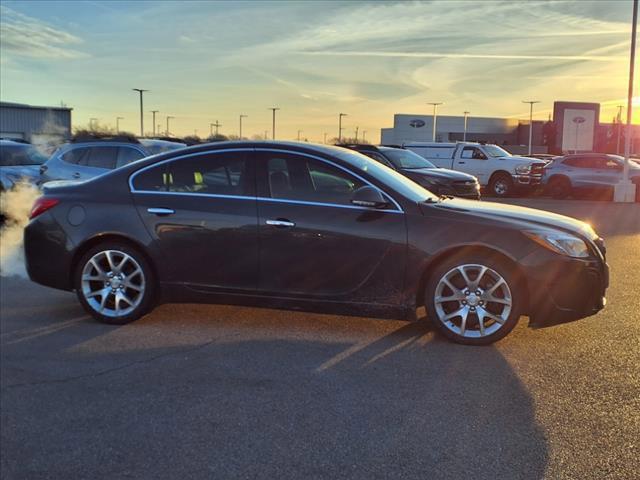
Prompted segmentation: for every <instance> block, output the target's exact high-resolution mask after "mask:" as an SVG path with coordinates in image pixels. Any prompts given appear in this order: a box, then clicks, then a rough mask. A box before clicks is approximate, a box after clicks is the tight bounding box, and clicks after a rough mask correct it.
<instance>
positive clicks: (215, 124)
mask: <svg viewBox="0 0 640 480" xmlns="http://www.w3.org/2000/svg"><path fill="white" fill-rule="evenodd" d="M211 125H213V126H214V127H216V137H217V136H218V127H221V126H222V124H221V123H220V122H218V120H216V123H212V124H211Z"/></svg>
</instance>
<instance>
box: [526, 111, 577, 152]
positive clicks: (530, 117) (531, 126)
mask: <svg viewBox="0 0 640 480" xmlns="http://www.w3.org/2000/svg"><path fill="white" fill-rule="evenodd" d="M522 103H528V104H529V150H528V152H529V153H528V155H531V149H532V142H533V105H534V104H535V103H540V100H522ZM576 148H578V147H576Z"/></svg>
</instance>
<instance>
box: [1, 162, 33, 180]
mask: <svg viewBox="0 0 640 480" xmlns="http://www.w3.org/2000/svg"><path fill="white" fill-rule="evenodd" d="M0 174H2V175H7V176H9V177H15V178H20V177H29V178H33V177H38V176H40V165H13V166H9V167H0Z"/></svg>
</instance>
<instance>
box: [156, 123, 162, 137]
mask: <svg viewBox="0 0 640 480" xmlns="http://www.w3.org/2000/svg"><path fill="white" fill-rule="evenodd" d="M157 127H158V128H157V130H156V131H157V132H158V135H160V132H161V131H162V125H160V124H158V125H157Z"/></svg>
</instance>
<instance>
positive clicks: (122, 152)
mask: <svg viewBox="0 0 640 480" xmlns="http://www.w3.org/2000/svg"><path fill="white" fill-rule="evenodd" d="M143 157H144V155H142V153H141V152H140V150H138V149H137V148H132V147H119V148H118V159H117V161H116V168H120V167H122V166H124V165H127V164H129V163H131V162H135V161H136V160H140V159H141V158H143Z"/></svg>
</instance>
